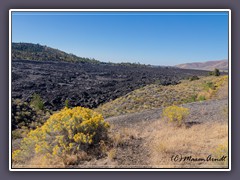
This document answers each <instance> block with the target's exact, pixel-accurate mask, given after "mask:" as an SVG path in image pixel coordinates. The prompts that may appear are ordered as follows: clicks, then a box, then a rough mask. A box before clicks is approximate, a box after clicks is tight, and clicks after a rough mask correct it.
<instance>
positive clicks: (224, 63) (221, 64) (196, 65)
mask: <svg viewBox="0 0 240 180" xmlns="http://www.w3.org/2000/svg"><path fill="white" fill-rule="evenodd" d="M175 67H178V68H181V69H199V70H210V71H212V70H214V69H215V68H217V69H219V70H222V71H228V60H227V59H223V60H216V61H205V62H192V63H183V64H178V65H175Z"/></svg>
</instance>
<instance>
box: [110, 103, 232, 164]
mask: <svg viewBox="0 0 240 180" xmlns="http://www.w3.org/2000/svg"><path fill="white" fill-rule="evenodd" d="M182 106H183V107H187V108H189V109H190V115H189V117H188V119H187V120H186V123H187V125H190V126H192V125H195V124H202V123H207V122H223V121H226V119H227V118H226V117H227V114H226V112H224V109H226V108H227V107H228V99H227V98H224V99H220V100H207V101H203V102H194V103H188V104H184V105H182ZM161 113H162V108H158V109H153V110H148V111H144V112H139V113H132V114H127V115H121V116H117V117H111V118H107V119H106V121H108V122H110V123H111V124H112V125H113V126H114V129H116V132H117V131H119V130H120V129H123V128H127V129H128V131H131V132H132V134H135V136H134V138H132V139H129V140H128V141H127V142H126V143H125V144H124V145H123V146H122V147H119V148H118V152H117V158H116V159H115V163H116V166H117V167H120V168H121V167H125V168H136V167H138V168H139V167H140V168H141V167H151V165H150V162H149V161H148V160H149V157H150V152H149V148H148V147H147V144H148V143H147V140H148V137H146V136H145V135H144V133H143V132H144V130H145V129H149V128H146V127H148V126H149V125H150V124H151V123H152V122H154V121H156V120H159V119H160V118H161Z"/></svg>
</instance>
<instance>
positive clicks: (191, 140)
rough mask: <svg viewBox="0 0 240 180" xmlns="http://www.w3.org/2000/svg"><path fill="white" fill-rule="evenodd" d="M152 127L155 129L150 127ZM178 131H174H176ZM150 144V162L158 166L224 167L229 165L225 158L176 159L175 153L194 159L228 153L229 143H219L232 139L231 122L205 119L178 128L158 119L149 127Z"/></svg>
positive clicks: (217, 156)
mask: <svg viewBox="0 0 240 180" xmlns="http://www.w3.org/2000/svg"><path fill="white" fill-rule="evenodd" d="M149 129H151V132H149V131H148V130H149ZM173 132H174V133H173ZM145 133H146V134H145V136H146V137H148V145H147V146H149V149H150V151H151V157H150V161H151V162H150V164H152V165H153V167H156V168H209V167H210V168H212V167H215V168H223V167H227V163H228V159H226V160H225V161H220V162H219V161H205V162H203V161H193V160H192V161H190V160H189V161H188V160H185V161H183V159H182V161H173V160H172V157H173V156H176V155H178V157H179V159H178V160H180V158H181V157H182V158H184V157H190V156H191V158H192V159H193V158H194V159H196V158H198V159H200V158H202V159H207V157H208V156H209V155H211V156H212V158H221V156H223V155H225V156H228V153H227V147H228V146H227V143H225V144H224V146H219V144H222V143H223V142H227V139H228V125H227V123H217V122H215V123H205V124H199V125H195V126H192V127H191V128H186V127H184V126H182V127H180V128H176V127H174V126H172V125H171V124H163V122H162V121H160V120H159V121H156V122H154V123H152V124H151V125H150V126H149V127H147V128H146V129H145Z"/></svg>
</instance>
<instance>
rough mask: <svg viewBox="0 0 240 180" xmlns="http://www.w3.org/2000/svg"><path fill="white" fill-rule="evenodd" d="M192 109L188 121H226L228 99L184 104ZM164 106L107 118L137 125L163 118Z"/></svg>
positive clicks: (125, 125)
mask: <svg viewBox="0 0 240 180" xmlns="http://www.w3.org/2000/svg"><path fill="white" fill-rule="evenodd" d="M182 106H183V107H187V108H189V109H190V115H189V116H188V119H187V120H186V122H187V123H204V122H214V121H224V120H226V119H227V118H226V117H224V116H226V115H227V113H226V112H224V110H226V108H227V107H228V99H227V98H224V99H220V100H207V101H202V102H194V103H188V104H184V105H182ZM161 114H162V108H158V109H153V110H148V111H143V112H138V113H131V114H127V115H121V116H116V117H110V118H107V119H106V121H108V122H110V123H113V124H115V125H121V126H123V127H131V126H135V125H136V124H138V123H141V122H144V123H146V122H148V121H149V122H152V121H154V120H158V119H159V118H161Z"/></svg>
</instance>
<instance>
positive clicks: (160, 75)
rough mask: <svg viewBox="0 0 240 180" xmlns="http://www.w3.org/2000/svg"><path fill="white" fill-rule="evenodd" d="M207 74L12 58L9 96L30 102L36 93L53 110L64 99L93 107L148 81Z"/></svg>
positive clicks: (164, 81)
mask: <svg viewBox="0 0 240 180" xmlns="http://www.w3.org/2000/svg"><path fill="white" fill-rule="evenodd" d="M207 74H208V72H207V71H200V70H186V69H178V68H170V67H147V66H138V67H133V66H123V65H117V64H108V63H100V64H91V63H69V62H56V61H31V60H13V61H12V98H13V99H21V100H23V101H25V102H30V100H31V97H32V95H33V94H34V93H37V94H39V95H40V96H41V97H42V99H43V101H44V107H46V108H47V109H51V110H54V111H55V110H59V109H61V108H63V107H64V104H65V100H67V99H68V100H69V105H70V107H73V106H83V107H88V108H96V107H97V106H99V105H100V104H102V103H105V102H108V101H110V100H114V99H116V98H118V97H120V96H123V95H125V94H127V93H129V92H131V91H133V90H135V89H138V88H140V87H143V86H145V85H148V84H152V83H158V84H159V83H160V84H162V85H171V84H173V85H174V84H177V83H179V82H180V80H181V79H186V78H188V77H191V76H193V75H197V76H204V75H207Z"/></svg>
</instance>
